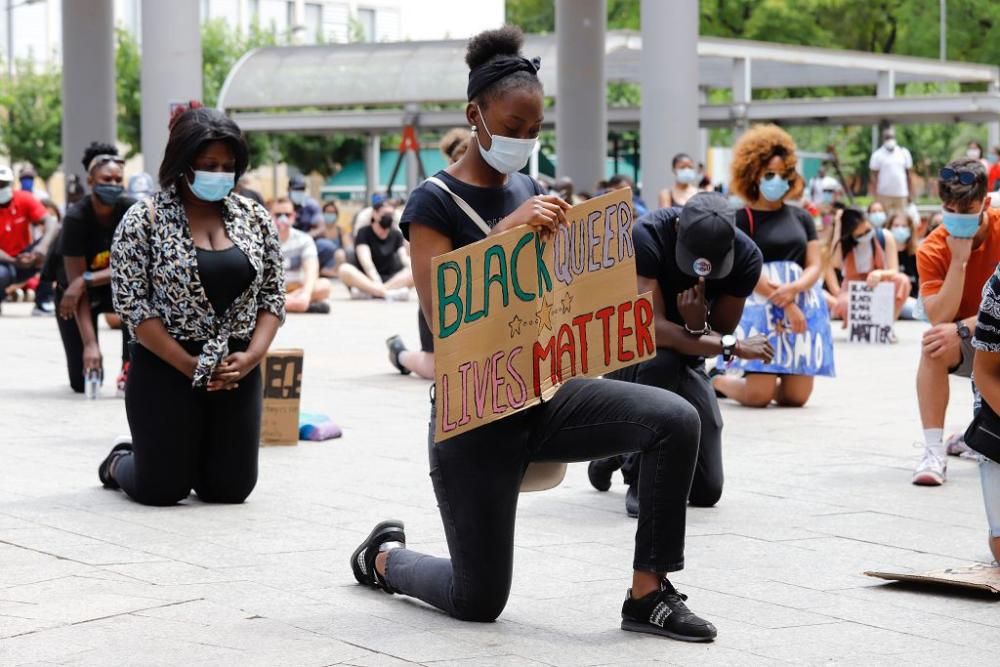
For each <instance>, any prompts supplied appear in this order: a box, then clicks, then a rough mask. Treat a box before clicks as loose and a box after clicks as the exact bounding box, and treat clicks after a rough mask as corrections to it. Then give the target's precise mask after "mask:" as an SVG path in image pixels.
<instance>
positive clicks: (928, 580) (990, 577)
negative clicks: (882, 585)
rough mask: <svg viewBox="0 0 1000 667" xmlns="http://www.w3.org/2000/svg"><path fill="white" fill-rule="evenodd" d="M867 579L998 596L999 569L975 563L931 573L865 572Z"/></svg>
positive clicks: (999, 587)
mask: <svg viewBox="0 0 1000 667" xmlns="http://www.w3.org/2000/svg"><path fill="white" fill-rule="evenodd" d="M865 574H866V575H868V576H869V577H876V578H878V579H887V580H889V581H905V582H908V583H915V584H932V585H935V586H944V587H948V588H955V589H964V590H973V591H981V592H983V593H993V594H994V595H1000V567H990V566H989V565H983V564H982V563H976V564H974V565H969V566H967V567H949V568H947V569H944V570H934V571H932V572H920V573H916V572H865Z"/></svg>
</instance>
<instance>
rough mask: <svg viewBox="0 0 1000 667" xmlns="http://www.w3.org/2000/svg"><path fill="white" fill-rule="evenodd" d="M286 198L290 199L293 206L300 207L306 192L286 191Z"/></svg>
mask: <svg viewBox="0 0 1000 667" xmlns="http://www.w3.org/2000/svg"><path fill="white" fill-rule="evenodd" d="M288 198H289V199H291V200H292V203H293V204H295V205H296V206H301V205H302V203H303V202H305V200H306V191H305V190H289V191H288Z"/></svg>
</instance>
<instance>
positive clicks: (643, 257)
mask: <svg viewBox="0 0 1000 667" xmlns="http://www.w3.org/2000/svg"><path fill="white" fill-rule="evenodd" d="M680 212H681V209H679V208H661V209H657V210H655V211H651V212H650V213H647V214H646V215H644V216H642V217H641V218H639V220H638V221H636V225H635V228H634V229H633V231H632V240H633V242H634V244H635V268H636V273H638V274H639V275H640V276H642V277H644V278H654V279H656V282H658V283H659V284H660V290H662V292H663V301H664V305H665V307H666V311H667V312H666V316H667V319H668V320H670V321H671V322H674V323H676V324H683V323H684V319H683V318H682V317H681V315H680V312H678V310H677V295H678V294H680V293H681V292H683V291H684V290H687V289H690V288H691V287H694V285H695V284H696V283H697V282H698V279H697V278H695V277H694V276H690V275H688V274H686V273H684V272H683V271H681V270H680V268H679V267H678V266H677V256H676V253H675V251H676V248H677V218H678V216H679V215H680ZM733 250H734V253H735V255H734V257H733V270H732V271H731V272H730V273H729V275H728V276H726V277H725V278H719V279H717V280H706V281H705V299H706V300H707V301H708V303H709V306H711V304H712V303H713V302H714V301H715V300H716V299H717V298H718V297H719V296H721V295H724V294H725V295H728V296H734V297H738V298H740V299H745V298H746V297H748V296H750V294H751V293H752V292H753V290H754V287H756V286H757V280H758V279H759V278H760V271H761V266H762V259H761V252H760V250H759V249H758V248H757V246H756V245H755V244H754V242H753V241H751V240H750V238H749V237H748V236H747V235H746V234H744V233H743V232H741V231H740V230H738V229H737V230H736V239H735V242H734V246H733Z"/></svg>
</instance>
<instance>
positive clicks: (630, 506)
mask: <svg viewBox="0 0 1000 667" xmlns="http://www.w3.org/2000/svg"><path fill="white" fill-rule="evenodd" d="M625 514H628V515H629V516H630V517H631V518H633V519H638V518H639V483H638V482H636V483H635V484H629V487H628V491H626V492H625Z"/></svg>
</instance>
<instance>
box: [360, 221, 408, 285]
mask: <svg viewBox="0 0 1000 667" xmlns="http://www.w3.org/2000/svg"><path fill="white" fill-rule="evenodd" d="M354 245H355V246H359V245H366V246H368V247H369V248H370V249H371V251H372V262H373V263H374V264H375V270H376V271H378V274H379V275H380V276H381V277H382V280H388V279H389V278H391V277H392V276H394V275H396V274H397V273H399V271H400V269H402V268H403V263H402V262H401V261H400V259H399V249H400V248H402V247H403V235H402V234H401V233H400V232H399V230H398V229H390V230H389V235H388V236H386V237H385V238H384V239H380V238H379V237H378V236H377V235H376V234H375V230H374V229H372V227H371V225H367V226H365V227H362V228H361V229H360V230H358V236H357V238H355V239H354Z"/></svg>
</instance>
